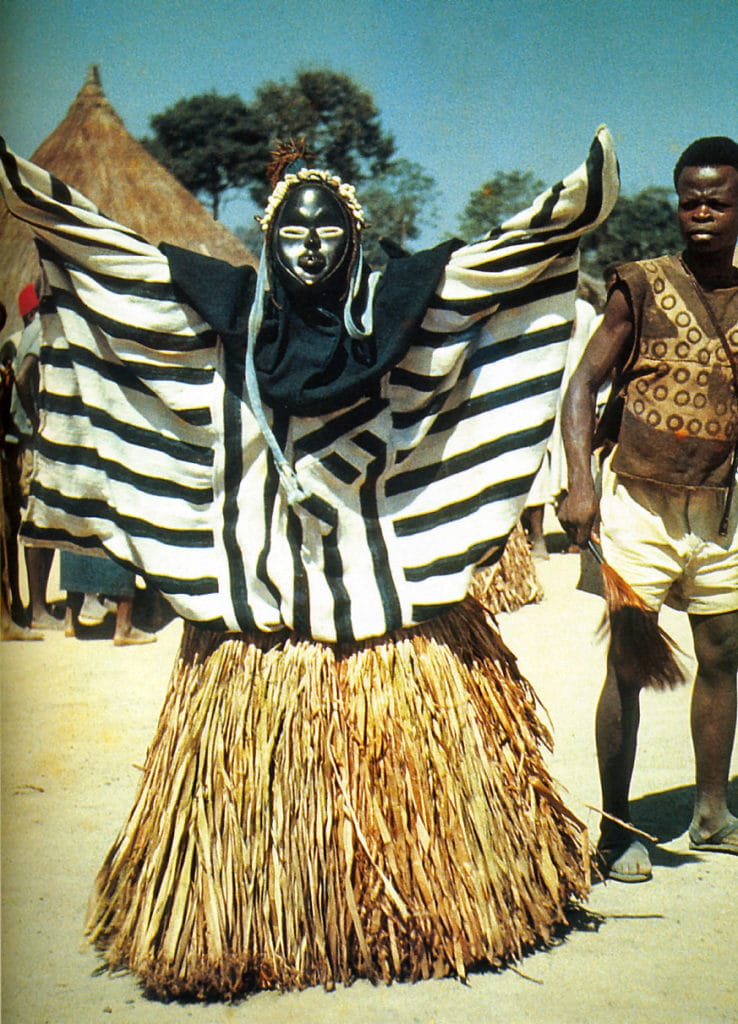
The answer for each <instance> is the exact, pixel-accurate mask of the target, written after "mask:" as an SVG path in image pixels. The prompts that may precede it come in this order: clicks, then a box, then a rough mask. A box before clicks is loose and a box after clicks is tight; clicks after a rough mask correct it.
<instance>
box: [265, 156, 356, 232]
mask: <svg viewBox="0 0 738 1024" xmlns="http://www.w3.org/2000/svg"><path fill="white" fill-rule="evenodd" d="M306 181H320V182H322V183H323V184H324V185H328V186H329V188H331V189H333V191H334V192H336V194H337V195H338V196H339V198H340V199H341V201H342V202H343V204H344V206H345V207H346V208H347V209H348V211H349V213H350V214H351V216H352V218H353V220H354V223H355V225H356V229H357V231H361V230H362V229H363V228H365V227H366V218H365V217H364V211H363V209H362V208H361V204H360V203H359V201H358V199H357V198H356V189H355V188H354V186H353V185H349V184H347V183H346V182H343V181H341V179H340V178H339V177H338V175H337V174H331V173H330V172H329V171H323V170H318V169H316V168H311V167H303V168H302V169H301V170H299V171H297V172H296V173H294V174H292V173H290V174H286V175H285V176H284V178H282V179H281V180H280V181H278V182H277V184H276V186H275V188H274V191H273V192H272V194H271V195H270V196H269V199H268V200H267V204H266V206H265V208H264V215H263V216H262V217H257V218H256V220H257V221H258V223H259V225H260V226H261V230H262V231H263V232H264V234H266V233H267V231H268V230H269V225H270V224H271V222H272V220H273V219H274V214H275V213H276V212H277V209H278V208H279V206H280V204H281V203H282V201H283V199H284V197H285V196H286V195H287V193H288V192H289V190H290V189H291V188H293V187H294V186H295V185H299V184H301V183H302V182H306Z"/></svg>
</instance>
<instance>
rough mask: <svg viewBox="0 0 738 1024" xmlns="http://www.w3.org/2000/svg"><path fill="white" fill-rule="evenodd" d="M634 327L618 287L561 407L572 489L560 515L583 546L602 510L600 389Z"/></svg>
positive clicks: (629, 341)
mask: <svg viewBox="0 0 738 1024" xmlns="http://www.w3.org/2000/svg"><path fill="white" fill-rule="evenodd" d="M633 328H634V324H633V314H632V311H631V308H630V304H629V302H628V300H627V298H626V296H625V293H624V292H623V290H622V289H621V288H615V289H614V290H613V291H612V292H611V294H610V297H609V299H608V301H607V306H606V308H605V315H604V317H603V320H602V323H601V324H600V326H599V328H598V329H597V330H596V331H595V333H594V334H593V335H592V337H591V338H590V340H589V342H588V344H587V347H586V349H585V350H584V354H583V355H582V358H581V360H580V362H579V365H578V366H577V368H576V370H575V371H574V373H573V375H572V378H571V381H570V382H569V387H568V389H567V391H566V394H565V396H564V402H563V405H562V408H561V433H562V436H563V440H564V448H565V450H566V462H567V469H568V490H567V494H566V497H565V498H564V499H563V501H562V502H561V504H560V505H559V507H558V511H557V514H558V517H559V521H560V523H561V525H562V526H563V527H564V529H565V530H566V532H567V533H568V534H569V536H570V537H571V539H572V540H573V541H574V543H575V544H579V545H580V546H582V547H583V546H584V545H585V544H586V543H587V541H588V539H589V536H590V534H591V531H592V526H593V523H594V521H595V518H596V516H597V508H598V499H597V494H596V492H595V486H594V481H593V479H592V438H593V436H594V428H595V404H596V401H597V391H598V389H599V388H600V386H601V385H602V383H603V382H604V381H605V380H606V379H607V377H608V375H609V374H610V373H611V372H612V370H613V368H614V367H615V366H616V365H618V364H619V363H621V362H622V360H623V358H624V357H625V355H626V354H627V353H628V352H629V351H630V346H631V344H632V339H633Z"/></svg>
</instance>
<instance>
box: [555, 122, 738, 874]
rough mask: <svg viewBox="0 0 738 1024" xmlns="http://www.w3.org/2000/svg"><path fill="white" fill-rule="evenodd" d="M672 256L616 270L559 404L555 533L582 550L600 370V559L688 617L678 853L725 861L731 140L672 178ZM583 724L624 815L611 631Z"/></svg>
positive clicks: (618, 852) (593, 506)
mask: <svg viewBox="0 0 738 1024" xmlns="http://www.w3.org/2000/svg"><path fill="white" fill-rule="evenodd" d="M674 185H675V188H676V192H677V195H678V210H677V216H678V221H679V227H680V230H681V233H682V236H683V238H684V243H685V248H684V251H683V252H682V254H681V255H680V256H664V257H660V258H658V259H652V260H644V261H641V262H638V263H627V264H624V265H622V266H620V267H619V268H618V269H617V271H616V274H615V282H614V285H613V286H612V288H611V290H610V294H609V298H608V302H607V306H606V309H605V315H604V320H603V323H602V325H601V327H600V329H599V330H598V331H597V332H596V333H595V334H594V336H593V337H592V340H591V341H590V343H589V345H588V346H587V349H586V350H585V353H584V355H583V357H582V360H581V362H580V364H579V367H578V369H577V370H576V372H575V373H574V375H573V377H572V380H571V384H570V386H569V389H568V392H567V394H566V396H565V398H564V404H563V419H562V428H563V435H564V444H565V447H566V454H567V460H568V468H569V490H568V494H567V495H566V497H565V498H564V500H563V501H562V502H561V504H560V506H559V510H558V514H559V519H560V521H561V524H562V526H563V527H564V528H565V529H566V530H567V532H568V533H569V535H570V536H571V538H572V539H573V540H574V541H575V542H576V543H577V544H579V545H582V546H583V545H585V544H586V543H587V541H588V539H589V537H590V534H591V532H592V527H593V523H594V522H595V517H596V516H597V512H598V500H597V493H596V489H595V485H594V482H593V479H592V470H591V447H592V438H593V433H594V425H595V402H596V396H597V391H598V388H599V386H600V385H601V383H602V382H603V381H604V380H605V379H606V378H607V376H608V375H609V374H610V373H612V372H615V373H616V374H617V376H618V378H619V381H618V383H619V386H618V391H619V392H620V393H621V394H622V395H623V410H622V419H621V423H620V426H619V430H618V433H617V443H616V445H615V448H614V449H613V452H612V454H611V455H610V456H609V457H608V458H607V459H606V461H605V464H604V467H603V483H602V499H601V502H599V511H600V515H601V543H602V550H603V554H604V556H605V559H606V561H607V562H608V563H609V564H610V566H611V567H612V568H614V569H615V570H616V571H617V572H618V573H619V574H620V575H621V576H622V577H623V579H624V580H625V581H626V583H628V584H630V586H631V587H632V588H633V589H634V590H635V591H636V592H637V593H638V594H639V595H640V597H641V598H643V600H644V601H645V602H646V603H647V605H648V606H649V608H650V609H652V614H653V615H654V616H656V615H657V614H658V611H659V609H660V608H661V606H662V604H664V603H668V604H670V605H672V606H675V607H678V608H681V609H683V610H685V611H687V612H688V614H689V622H690V626H691V630H692V636H693V640H694V650H695V656H696V661H697V673H696V678H695V682H694V689H693V695H692V708H691V726H692V739H693V745H694V754H695V767H696V790H695V802H694V811H693V816H692V821H691V825H690V828H689V841H690V847H691V848H692V849H693V850H699V851H716V852H722V853H729V854H738V818H736V817H735V816H734V815H733V814H731V812H730V810H729V809H728V803H727V785H728V773H729V765H730V758H731V753H732V748H733V743H734V739H735V728H736V673H737V672H738V500H736V497H735V495H734V490H735V482H736V473H737V472H738V368H737V365H736V364H737V361H738V270H737V269H736V267H735V266H734V265H733V255H734V250H735V246H736V240H737V239H738V144H737V143H736V142H735V141H733V140H732V139H729V138H726V137H710V138H703V139H698V140H697V141H695V142H694V143H692V144H691V145H690V146H689V147H688V148H687V149H686V150H685V151H684V153H683V154H682V155H681V157H680V158H679V160H678V161H677V164H676V167H675V169H674ZM611 629H612V639H611V644H610V650H609V655H608V663H607V675H606V679H605V684H604V688H603V690H602V694H601V696H600V700H599V704H598V707H597V716H596V739H597V754H598V760H599V770H600V781H601V786H602V799H603V810H604V811H605V812H606V814H607V815H610V816H612V817H614V818H616V819H620V821H622V822H624V823H627V822H628V820H629V791H630V782H631V777H632V773H633V767H634V762H635V755H636V744H637V737H638V726H639V719H640V703H639V698H640V690H641V687H642V680H641V679H638V678H629V677H628V673H627V671H626V669H625V666H624V664H623V658H622V657H621V656H619V655H618V650H619V649H622V648H623V645H627V644H628V640H629V638H628V636H627V635H621V634H622V633H623V627H622V623H619V622H618V621H617V620H616V619H615V618H613V620H612V622H611ZM612 817H603V822H602V826H601V833H600V839H599V851H600V854H601V859H602V862H603V865H604V868H605V870H606V871H607V873H608V874H609V877H611V878H614V879H617V880H620V881H624V882H642V881H646V880H647V879H649V878H650V877H651V874H652V870H651V861H650V855H649V851H648V850H647V849H646V847H645V846H644V845H643V843H641V842H640V841H632V832H629V831H628V829H627V827H626V826H624V825H621V824H619V823H618V822H616V821H613V820H612Z"/></svg>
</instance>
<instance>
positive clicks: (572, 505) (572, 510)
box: [556, 483, 599, 548]
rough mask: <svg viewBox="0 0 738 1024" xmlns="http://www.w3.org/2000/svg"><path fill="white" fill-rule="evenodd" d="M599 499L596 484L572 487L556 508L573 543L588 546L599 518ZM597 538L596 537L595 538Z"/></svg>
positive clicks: (560, 520)
mask: <svg viewBox="0 0 738 1024" xmlns="http://www.w3.org/2000/svg"><path fill="white" fill-rule="evenodd" d="M598 511H599V501H598V500H597V494H596V492H595V489H594V484H592V483H590V485H589V486H587V485H586V484H581V485H579V486H575V487H572V489H571V490H570V491H568V492H567V493H566V495H565V496H564V498H563V499H562V501H561V502H559V505H558V507H557V509H556V515H557V516H558V519H559V522H560V523H561V525H562V527H563V528H564V529H565V530H566V532H567V534H568V536H569V539H570V540H571V541H572V543H574V544H577V545H578V546H579V547H580V548H583V547H586V545H587V541H588V540H589V539H590V537H591V536H592V528H593V526H594V524H595V522H596V519H597V513H598ZM595 539H596V538H595Z"/></svg>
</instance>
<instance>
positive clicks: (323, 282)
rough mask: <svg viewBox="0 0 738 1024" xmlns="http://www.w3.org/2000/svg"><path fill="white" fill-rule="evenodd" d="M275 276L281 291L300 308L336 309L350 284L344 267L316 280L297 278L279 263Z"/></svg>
mask: <svg viewBox="0 0 738 1024" xmlns="http://www.w3.org/2000/svg"><path fill="white" fill-rule="evenodd" d="M275 275H276V279H277V282H278V284H279V285H280V287H281V290H282V291H284V292H285V293H286V294H287V295H288V296H289V297H290V299H291V300H292V301H293V302H294V303H295V304H296V305H298V306H302V307H309V306H323V307H328V308H334V307H337V306H338V305H340V303H341V302H342V301H343V299H344V297H345V295H346V290H347V288H348V282H347V280H346V274H345V271H344V269H343V268H342V267H336V269H335V270H334V271H333V273H331V274H329V275H328V276H327V277H323V278H320V277H318V278H317V279H315V280H310V279H309V278H307V279H303V278H298V277H296V276H295V275H294V274H293V273H291V272H290V271H289V270H287V269H286V268H285V267H283V266H282V265H281V264H279V263H277V264H276V266H275Z"/></svg>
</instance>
